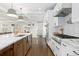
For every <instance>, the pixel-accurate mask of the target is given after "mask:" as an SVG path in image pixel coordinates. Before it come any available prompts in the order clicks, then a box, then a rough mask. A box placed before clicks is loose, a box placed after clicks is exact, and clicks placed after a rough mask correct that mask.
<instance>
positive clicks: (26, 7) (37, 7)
mask: <svg viewBox="0 0 79 59" xmlns="http://www.w3.org/2000/svg"><path fill="white" fill-rule="evenodd" d="M54 6H55V3H13V9H15V10H16V12H17V14H20V13H21V11H20V8H22V13H23V14H29V13H31V14H30V15H31V17H33V18H34V17H36V15H37V14H36V15H35V16H34V13H35V12H39V11H43V12H45V11H47V10H50V9H53V8H54ZM9 8H11V3H0V13H4V14H5V13H6V12H7V10H8V9H9ZM32 13H33V14H32ZM30 15H29V16H30ZM32 15H33V16H32ZM29 16H28V17H29ZM1 17H2V16H1ZM7 18H8V17H7ZM37 18H39V15H38V16H37Z"/></svg>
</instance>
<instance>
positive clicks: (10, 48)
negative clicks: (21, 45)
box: [0, 45, 14, 56]
mask: <svg viewBox="0 0 79 59" xmlns="http://www.w3.org/2000/svg"><path fill="white" fill-rule="evenodd" d="M13 55H14V51H13V45H10V46H8V47H6V48H5V49H3V50H1V51H0V56H13Z"/></svg>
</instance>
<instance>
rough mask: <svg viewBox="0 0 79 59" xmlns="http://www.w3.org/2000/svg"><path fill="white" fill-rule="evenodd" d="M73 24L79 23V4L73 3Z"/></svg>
mask: <svg viewBox="0 0 79 59" xmlns="http://www.w3.org/2000/svg"><path fill="white" fill-rule="evenodd" d="M72 22H73V23H75V22H79V3H72Z"/></svg>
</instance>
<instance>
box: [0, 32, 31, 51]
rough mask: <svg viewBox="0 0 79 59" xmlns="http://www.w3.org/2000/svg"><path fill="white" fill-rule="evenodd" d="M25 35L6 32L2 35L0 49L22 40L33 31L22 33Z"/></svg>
mask: <svg viewBox="0 0 79 59" xmlns="http://www.w3.org/2000/svg"><path fill="white" fill-rule="evenodd" d="M21 35H24V36H17V35H13V34H5V35H1V36H0V50H2V49H4V48H6V47H8V46H9V45H11V44H13V43H15V42H17V41H19V40H21V39H22V38H24V37H27V36H29V35H31V33H22V34H21Z"/></svg>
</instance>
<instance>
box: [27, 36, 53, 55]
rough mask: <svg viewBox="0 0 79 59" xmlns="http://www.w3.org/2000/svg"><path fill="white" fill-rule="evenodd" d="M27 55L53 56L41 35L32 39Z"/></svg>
mask: <svg viewBox="0 0 79 59" xmlns="http://www.w3.org/2000/svg"><path fill="white" fill-rule="evenodd" d="M27 56H54V54H53V53H52V52H51V50H50V49H49V47H48V46H47V45H46V42H45V39H44V38H42V37H40V36H39V37H38V38H33V39H32V48H31V49H30V50H29V51H28V53H27Z"/></svg>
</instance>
